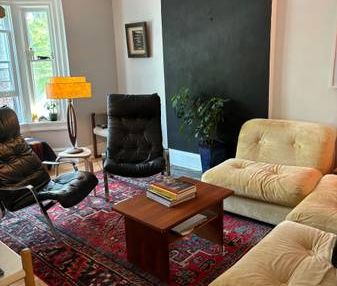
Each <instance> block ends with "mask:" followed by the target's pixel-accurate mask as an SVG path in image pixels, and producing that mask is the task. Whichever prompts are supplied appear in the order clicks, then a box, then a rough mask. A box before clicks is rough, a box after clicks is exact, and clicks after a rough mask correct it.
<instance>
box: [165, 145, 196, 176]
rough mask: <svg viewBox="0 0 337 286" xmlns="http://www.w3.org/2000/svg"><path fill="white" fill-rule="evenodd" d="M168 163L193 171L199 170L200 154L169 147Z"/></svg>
mask: <svg viewBox="0 0 337 286" xmlns="http://www.w3.org/2000/svg"><path fill="white" fill-rule="evenodd" d="M169 152H170V163H171V165H175V166H178V167H183V168H187V169H191V170H195V171H201V160H200V155H199V154H195V153H189V152H185V151H181V150H175V149H169Z"/></svg>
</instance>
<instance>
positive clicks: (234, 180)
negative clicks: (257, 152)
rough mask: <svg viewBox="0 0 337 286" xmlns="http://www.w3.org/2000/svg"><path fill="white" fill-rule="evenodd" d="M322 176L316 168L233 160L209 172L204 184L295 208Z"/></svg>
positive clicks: (206, 173)
mask: <svg viewBox="0 0 337 286" xmlns="http://www.w3.org/2000/svg"><path fill="white" fill-rule="evenodd" d="M321 177H322V174H321V173H320V172H319V171H318V170H316V169H312V168H306V167H297V166H284V165H276V164H268V163H260V162H253V161H249V160H243V159H229V160H227V161H225V162H223V163H221V164H220V165H218V166H216V167H214V168H212V169H210V170H208V171H207V172H205V173H204V174H203V176H202V181H204V182H206V183H210V184H214V185H218V186H221V187H225V188H229V189H232V190H234V192H235V193H234V194H235V195H236V196H242V197H246V198H251V199H255V200H260V201H266V202H270V203H274V204H278V205H282V206H287V207H294V206H296V205H297V204H298V203H299V202H300V201H302V200H303V199H304V198H305V197H306V196H307V195H308V194H309V193H311V192H312V190H313V189H314V188H315V186H316V185H317V183H318V182H319V180H320V178H321Z"/></svg>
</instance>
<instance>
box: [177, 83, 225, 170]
mask: <svg viewBox="0 0 337 286" xmlns="http://www.w3.org/2000/svg"><path fill="white" fill-rule="evenodd" d="M170 99H171V103H172V107H173V109H174V111H175V113H176V114H177V117H178V118H179V119H180V128H179V130H180V132H184V131H186V130H187V131H188V133H191V134H192V135H194V137H195V138H197V139H198V140H199V153H200V157H201V165H202V171H203V172H205V171H206V170H208V169H210V168H212V167H213V166H216V165H217V164H219V163H221V162H223V161H224V160H226V150H225V147H224V144H223V142H221V141H220V140H219V138H218V132H217V131H218V127H219V124H221V123H223V121H224V117H225V113H226V112H227V108H226V107H228V104H229V102H230V99H229V98H224V97H223V96H205V95H202V94H199V95H196V96H192V95H191V93H190V90H189V89H188V88H185V87H183V88H181V89H180V90H179V91H178V92H177V93H176V94H174V95H172V96H171V98H170Z"/></svg>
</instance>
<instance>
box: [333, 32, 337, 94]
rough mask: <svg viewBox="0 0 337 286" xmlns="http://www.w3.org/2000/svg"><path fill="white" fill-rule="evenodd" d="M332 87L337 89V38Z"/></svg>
mask: <svg viewBox="0 0 337 286" xmlns="http://www.w3.org/2000/svg"><path fill="white" fill-rule="evenodd" d="M332 86H333V87H334V88H337V36H336V44H335V58H334V67H333V73H332Z"/></svg>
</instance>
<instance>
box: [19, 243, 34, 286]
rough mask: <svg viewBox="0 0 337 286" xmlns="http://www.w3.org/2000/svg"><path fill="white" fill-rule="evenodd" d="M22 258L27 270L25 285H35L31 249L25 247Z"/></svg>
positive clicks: (24, 267) (23, 265)
mask: <svg viewBox="0 0 337 286" xmlns="http://www.w3.org/2000/svg"><path fill="white" fill-rule="evenodd" d="M20 254H21V260H22V267H23V269H24V270H25V273H26V275H25V285H26V286H35V279H34V271H33V263H32V254H31V252H30V249H28V248H25V249H23V250H22V251H21V253H20Z"/></svg>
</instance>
